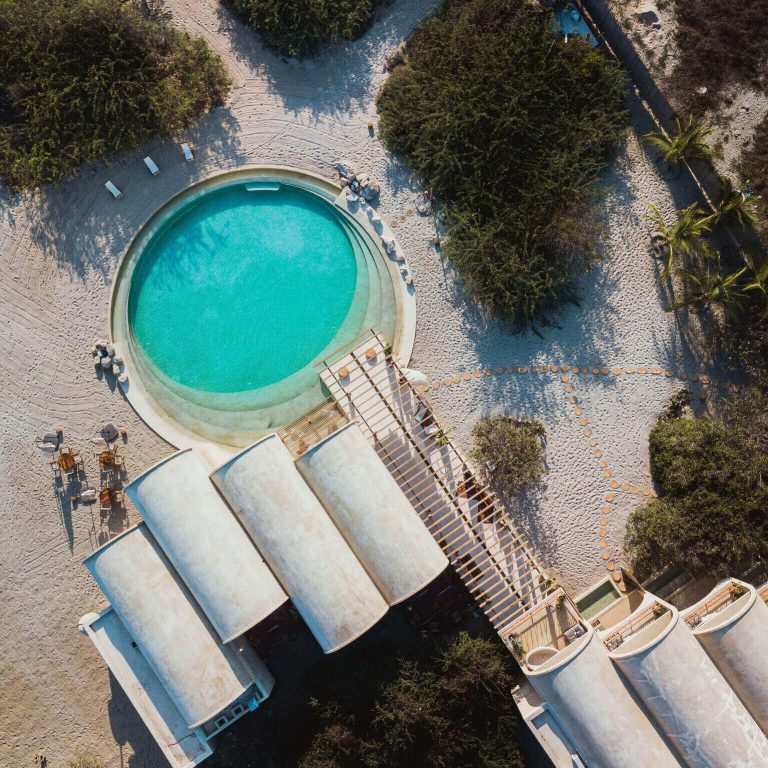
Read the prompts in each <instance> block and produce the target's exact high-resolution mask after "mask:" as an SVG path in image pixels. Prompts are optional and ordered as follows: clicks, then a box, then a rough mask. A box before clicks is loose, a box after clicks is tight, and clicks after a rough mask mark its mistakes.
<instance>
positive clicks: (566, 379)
mask: <svg viewBox="0 0 768 768" xmlns="http://www.w3.org/2000/svg"><path fill="white" fill-rule="evenodd" d="M569 378H570V377H569V376H568V374H567V373H564V374H563V375H562V376H561V377H560V381H562V382H563V384H566V383H567V382H568V379H569Z"/></svg>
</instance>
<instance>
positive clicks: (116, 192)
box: [104, 181, 123, 200]
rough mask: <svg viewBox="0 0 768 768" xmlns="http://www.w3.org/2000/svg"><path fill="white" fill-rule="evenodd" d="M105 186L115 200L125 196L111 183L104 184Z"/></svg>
mask: <svg viewBox="0 0 768 768" xmlns="http://www.w3.org/2000/svg"><path fill="white" fill-rule="evenodd" d="M104 186H105V187H106V188H107V191H108V192H109V194H110V195H112V197H114V198H115V200H117V199H119V198H121V197H122V196H123V193H122V192H121V191H120V190H119V189H118V188H117V187H116V186H115V185H114V184H113V183H112V182H111V181H106V182H104Z"/></svg>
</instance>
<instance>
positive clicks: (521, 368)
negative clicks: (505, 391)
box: [517, 365, 528, 373]
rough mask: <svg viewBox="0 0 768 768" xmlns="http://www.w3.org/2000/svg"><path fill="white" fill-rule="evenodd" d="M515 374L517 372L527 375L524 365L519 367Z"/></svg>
mask: <svg viewBox="0 0 768 768" xmlns="http://www.w3.org/2000/svg"><path fill="white" fill-rule="evenodd" d="M517 372H518V373H528V368H527V367H526V366H524V365H521V366H520V367H519V368H518V369H517Z"/></svg>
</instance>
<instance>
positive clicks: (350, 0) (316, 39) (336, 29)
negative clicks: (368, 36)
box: [231, 0, 377, 56]
mask: <svg viewBox="0 0 768 768" xmlns="http://www.w3.org/2000/svg"><path fill="white" fill-rule="evenodd" d="M231 1H232V3H233V5H234V7H235V9H236V10H237V11H238V12H239V13H240V14H241V15H242V16H243V17H244V19H245V21H246V23H247V24H249V25H250V26H251V27H253V28H254V29H255V30H256V31H257V32H258V33H259V34H260V35H261V37H262V38H263V40H264V42H265V43H266V44H267V45H268V46H269V47H270V48H272V49H273V50H274V51H276V52H277V53H280V54H282V55H284V56H314V55H315V54H316V53H317V51H318V50H319V48H320V47H321V46H322V45H323V44H324V43H335V42H339V41H341V40H356V39H357V38H358V37H360V36H361V35H362V34H363V33H364V32H365V31H366V30H367V29H368V27H369V26H370V25H371V21H372V20H373V12H374V10H375V8H376V4H377V0H231Z"/></svg>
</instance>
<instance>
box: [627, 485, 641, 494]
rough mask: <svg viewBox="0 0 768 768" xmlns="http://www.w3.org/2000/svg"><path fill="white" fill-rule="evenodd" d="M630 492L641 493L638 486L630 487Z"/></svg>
mask: <svg viewBox="0 0 768 768" xmlns="http://www.w3.org/2000/svg"><path fill="white" fill-rule="evenodd" d="M629 492H630V493H640V489H639V488H638V487H637V486H636V485H630V486H629Z"/></svg>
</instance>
